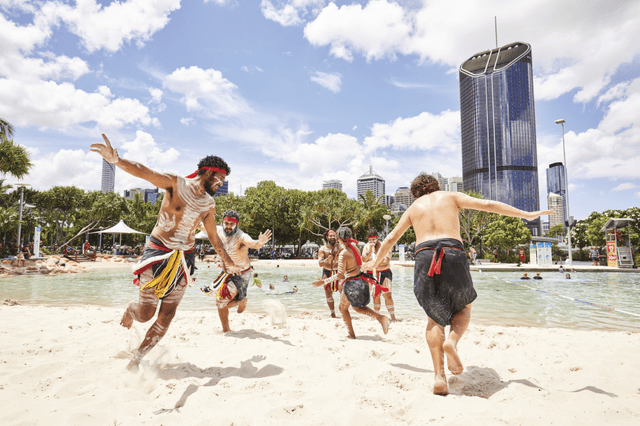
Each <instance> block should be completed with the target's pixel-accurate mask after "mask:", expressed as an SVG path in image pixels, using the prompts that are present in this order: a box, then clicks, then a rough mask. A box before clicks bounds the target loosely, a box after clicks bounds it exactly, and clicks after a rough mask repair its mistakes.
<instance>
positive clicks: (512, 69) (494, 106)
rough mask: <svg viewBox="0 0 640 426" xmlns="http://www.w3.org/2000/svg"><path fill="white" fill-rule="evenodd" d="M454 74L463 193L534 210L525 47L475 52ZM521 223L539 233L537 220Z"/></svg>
mask: <svg viewBox="0 0 640 426" xmlns="http://www.w3.org/2000/svg"><path fill="white" fill-rule="evenodd" d="M459 75H460V116H461V136H462V178H463V184H464V189H465V191H471V190H473V191H477V192H479V193H481V194H482V195H483V196H484V197H485V198H487V199H490V200H496V201H501V202H503V203H506V204H509V205H512V206H514V207H516V208H519V209H521V210H526V211H535V210H540V195H539V190H538V154H537V147H536V122H535V107H534V99H533V69H532V62H531V46H530V45H529V44H527V43H522V42H517V43H511V44H508V45H505V46H502V47H499V48H496V49H492V50H487V51H485V52H480V53H477V54H475V55H473V56H472V57H471V58H469V59H468V60H466V61H465V62H464V63H463V64H462V65H461V66H460V73H459ZM525 224H526V225H527V227H528V228H529V229H530V230H531V233H532V234H533V235H534V236H537V235H540V234H541V233H540V231H541V229H540V219H539V218H538V219H536V220H534V221H532V222H528V221H525Z"/></svg>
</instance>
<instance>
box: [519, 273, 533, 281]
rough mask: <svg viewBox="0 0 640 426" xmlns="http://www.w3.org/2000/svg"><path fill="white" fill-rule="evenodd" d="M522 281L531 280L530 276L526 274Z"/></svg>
mask: <svg viewBox="0 0 640 426" xmlns="http://www.w3.org/2000/svg"><path fill="white" fill-rule="evenodd" d="M520 279H521V280H530V279H531V278H529V276H528V275H527V273H526V272H525V273H524V275H523V276H522V277H520Z"/></svg>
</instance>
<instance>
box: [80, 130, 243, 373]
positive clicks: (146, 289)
mask: <svg viewBox="0 0 640 426" xmlns="http://www.w3.org/2000/svg"><path fill="white" fill-rule="evenodd" d="M102 137H103V138H104V141H105V143H106V144H100V143H95V144H91V151H94V152H97V153H99V154H100V155H102V158H104V159H105V160H106V161H108V162H109V163H111V164H115V165H116V166H118V167H120V168H121V169H122V170H124V171H125V172H127V173H129V174H131V175H133V176H136V177H139V178H141V179H144V180H146V181H148V182H150V183H151V184H153V185H155V186H157V187H158V188H162V189H165V190H166V194H165V197H164V199H163V200H162V205H161V206H160V212H159V213H158V221H157V222H156V226H155V227H154V228H153V231H151V237H150V240H149V244H148V245H147V246H146V247H145V250H144V253H143V255H142V260H141V263H140V264H138V265H135V268H134V274H135V275H137V276H138V278H136V280H134V282H136V283H137V284H139V285H140V291H139V298H138V302H137V303H136V302H131V303H129V305H128V306H127V309H126V310H125V312H124V315H122V320H121V321H120V325H122V326H123V327H125V328H131V324H133V321H134V320H136V321H138V322H141V323H144V322H147V321H149V320H150V319H151V318H153V316H154V315H155V313H156V308H157V306H158V302H160V303H159V304H160V309H159V310H158V317H157V319H156V321H155V322H154V323H153V325H152V326H151V327H150V328H149V330H148V331H147V333H146V335H145V337H144V340H143V341H142V343H141V344H140V347H139V348H138V351H137V353H136V355H135V356H134V357H133V359H132V360H131V362H129V365H127V369H128V370H130V371H137V370H138V368H139V365H140V361H141V360H142V358H143V357H144V356H145V355H146V354H147V353H148V352H149V351H150V350H151V349H152V348H153V347H154V346H155V345H156V344H157V343H158V341H160V339H162V337H163V336H164V335H165V334H166V332H167V329H168V328H169V325H170V324H171V321H172V320H173V317H174V315H175V313H176V309H177V308H178V305H179V304H180V301H181V300H182V296H183V295H184V292H185V289H186V287H187V284H190V283H191V274H193V271H194V269H195V268H194V264H195V252H194V249H193V245H194V243H195V230H196V227H197V226H198V225H200V223H202V224H203V225H204V228H205V229H206V231H207V234H208V235H209V240H210V241H211V244H212V245H213V247H214V248H215V250H216V252H217V253H218V254H219V255H220V256H221V257H222V258H223V259H224V261H225V267H226V271H227V272H229V273H232V274H235V273H238V272H239V271H240V269H239V267H238V266H236V265H235V263H234V261H233V260H231V258H229V255H228V254H227V252H226V251H225V249H224V246H223V245H222V242H221V241H220V238H219V237H218V233H217V232H216V220H215V212H216V210H215V206H216V203H215V201H214V199H213V194H215V192H216V189H218V187H220V186H221V185H222V184H223V182H224V179H225V177H226V176H227V175H228V174H229V173H230V169H229V166H228V165H227V163H225V162H224V160H222V159H221V158H219V157H215V156H208V157H205V158H203V159H202V160H200V163H199V164H198V170H197V172H195V173H193V174H192V175H189V176H187V177H186V178H183V177H182V176H176V175H173V174H169V173H160V172H156V171H154V170H151V169H149V168H148V167H146V166H144V165H142V164H140V163H136V162H134V161H130V160H126V159H124V158H120V157H119V156H118V150H117V149H114V148H112V147H111V143H110V142H109V139H107V137H106V136H105V135H104V134H103V135H102Z"/></svg>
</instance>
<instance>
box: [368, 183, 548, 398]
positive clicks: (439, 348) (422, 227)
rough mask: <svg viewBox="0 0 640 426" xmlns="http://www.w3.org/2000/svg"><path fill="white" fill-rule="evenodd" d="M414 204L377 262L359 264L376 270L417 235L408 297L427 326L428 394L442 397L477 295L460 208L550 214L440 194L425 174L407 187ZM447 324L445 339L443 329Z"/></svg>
mask: <svg viewBox="0 0 640 426" xmlns="http://www.w3.org/2000/svg"><path fill="white" fill-rule="evenodd" d="M411 195H413V196H414V197H415V199H416V200H415V201H414V202H413V204H411V207H409V208H408V209H407V211H405V212H404V214H403V215H402V217H400V221H399V222H398V224H397V225H396V227H395V228H394V229H393V231H391V232H390V233H389V235H388V236H387V237H386V238H385V240H384V243H382V247H380V251H379V252H378V258H377V260H373V261H370V262H367V263H366V264H363V265H362V267H363V268H365V269H366V270H373V269H375V268H376V267H377V266H378V264H379V262H381V261H382V260H383V259H384V258H385V256H386V255H387V253H389V251H391V248H392V247H393V245H394V244H395V243H396V242H397V241H398V239H400V237H401V236H402V234H404V233H405V231H406V230H407V229H409V227H410V226H412V227H413V230H414V231H415V233H416V250H415V271H414V282H413V292H414V294H415V295H416V299H418V302H419V303H420V306H422V308H423V309H424V311H425V312H426V314H427V316H428V317H429V321H428V323H427V332H426V337H427V344H428V345H429V351H430V352H431V359H432V361H433V367H434V368H433V369H434V371H435V380H434V386H433V393H434V394H436V395H447V394H448V393H449V387H448V385H447V377H446V375H445V372H444V356H445V354H446V356H447V366H448V367H449V371H451V373H452V374H455V375H458V374H462V371H463V370H464V367H463V366H462V362H461V361H460V357H459V356H458V350H457V345H458V342H459V341H460V338H461V337H462V334H463V333H464V332H465V330H466V329H467V326H468V325H469V320H470V319H471V302H473V301H474V300H475V298H476V296H477V294H476V291H475V289H474V288H473V281H472V280H471V273H470V272H469V262H468V261H467V256H466V254H465V251H464V247H463V245H462V240H461V239H460V222H459V219H458V211H459V210H460V209H471V210H480V211H485V212H490V213H498V214H501V215H505V216H513V217H520V218H522V219H526V220H534V219H536V218H538V217H539V216H542V215H548V214H552V213H553V210H546V211H535V212H526V211H523V210H520V209H517V208H515V207H511V206H509V205H507V204H504V203H500V202H498V201H492V200H481V199H479V198H474V197H470V196H468V195H467V194H464V193H462V192H449V191H441V190H440V184H439V183H438V180H437V179H436V178H434V177H433V176H431V175H427V174H426V173H421V174H419V175H418V176H417V177H416V178H415V179H414V180H413V182H412V183H411ZM447 325H450V326H451V328H450V330H449V336H448V338H446V339H445V333H444V328H445V327H446V326H447Z"/></svg>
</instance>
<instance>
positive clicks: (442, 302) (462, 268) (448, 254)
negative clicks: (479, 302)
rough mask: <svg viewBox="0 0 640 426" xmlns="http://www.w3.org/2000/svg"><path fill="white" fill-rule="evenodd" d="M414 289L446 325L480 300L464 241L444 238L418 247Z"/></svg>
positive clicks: (430, 313)
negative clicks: (477, 299)
mask: <svg viewBox="0 0 640 426" xmlns="http://www.w3.org/2000/svg"><path fill="white" fill-rule="evenodd" d="M434 257H435V258H434ZM413 292H414V294H415V295H416V299H418V303H420V306H422V309H424V311H425V312H426V314H427V315H428V316H429V318H431V319H432V320H434V321H435V322H437V323H438V324H440V325H442V326H446V325H449V324H451V318H452V317H453V316H454V315H455V314H456V313H458V312H460V311H461V310H463V309H464V308H465V306H467V305H468V304H470V303H471V302H473V301H474V300H475V299H476V297H477V296H478V295H477V293H476V291H475V289H474V288H473V280H472V279H471V273H470V272H469V262H468V261H467V256H466V254H465V252H464V248H463V246H462V243H461V242H460V241H458V240H455V239H452V238H441V239H438V240H431V241H425V242H422V243H420V244H418V245H417V246H416V251H415V272H414V280H413Z"/></svg>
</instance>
